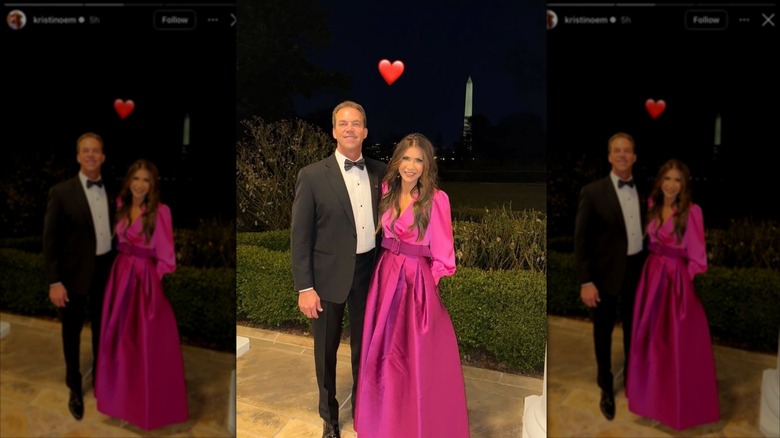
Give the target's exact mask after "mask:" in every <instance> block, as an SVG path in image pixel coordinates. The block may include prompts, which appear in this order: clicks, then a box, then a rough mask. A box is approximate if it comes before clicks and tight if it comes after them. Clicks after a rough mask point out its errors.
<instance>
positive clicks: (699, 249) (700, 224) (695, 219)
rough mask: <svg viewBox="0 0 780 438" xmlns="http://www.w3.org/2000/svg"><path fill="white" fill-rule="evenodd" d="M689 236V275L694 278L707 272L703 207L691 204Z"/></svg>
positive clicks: (687, 232) (687, 248) (687, 229)
mask: <svg viewBox="0 0 780 438" xmlns="http://www.w3.org/2000/svg"><path fill="white" fill-rule="evenodd" d="M685 234H686V235H687V236H686V237H687V240H688V242H687V247H686V250H687V252H688V274H690V276H691V278H693V276H694V275H696V274H701V273H703V272H707V247H706V243H705V240H704V217H703V215H702V212H701V207H699V206H698V205H696V204H691V208H690V210H689V211H688V225H687V227H686V228H685Z"/></svg>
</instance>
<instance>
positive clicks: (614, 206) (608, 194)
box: [602, 176, 626, 230]
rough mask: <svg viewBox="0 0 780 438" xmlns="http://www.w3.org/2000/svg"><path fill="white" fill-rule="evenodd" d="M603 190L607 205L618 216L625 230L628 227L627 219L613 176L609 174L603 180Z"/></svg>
mask: <svg viewBox="0 0 780 438" xmlns="http://www.w3.org/2000/svg"><path fill="white" fill-rule="evenodd" d="M602 186H603V189H602V192H603V193H604V200H605V201H606V203H607V205H608V206H609V209H610V210H611V211H612V214H614V215H615V216H616V217H617V218H618V221H619V222H620V224H621V225H622V227H623V230H625V229H626V221H625V218H624V217H623V209H622V208H620V200H619V199H618V195H617V189H615V185H614V184H613V183H612V178H610V177H609V176H607V177H606V178H604V179H603V180H602Z"/></svg>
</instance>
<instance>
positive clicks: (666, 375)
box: [626, 160, 720, 430]
mask: <svg viewBox="0 0 780 438" xmlns="http://www.w3.org/2000/svg"><path fill="white" fill-rule="evenodd" d="M689 181H690V173H689V171H688V167H687V166H686V165H685V164H684V163H682V162H680V161H678V160H669V161H668V162H666V163H665V164H664V165H663V166H662V167H661V170H660V171H659V173H658V176H657V177H656V180H655V186H654V189H653V192H652V193H651V194H650V199H649V200H648V203H649V209H648V221H647V222H648V225H647V236H648V239H649V249H650V254H649V256H648V258H647V260H646V262H645V265H644V269H643V271H642V277H641V279H640V281H639V286H638V288H637V294H636V301H635V304H634V326H633V328H632V335H631V352H630V356H629V359H628V364H629V369H628V373H627V378H628V382H627V383H626V397H627V398H628V409H629V410H630V411H631V412H633V413H635V414H637V415H641V416H643V417H647V418H652V419H654V420H657V421H660V422H662V423H664V424H666V425H668V426H670V427H672V428H674V429H677V430H682V429H687V428H689V427H693V426H697V425H701V424H705V423H712V422H716V421H718V419H719V415H720V414H719V407H718V389H717V381H716V375H715V361H714V357H713V352H712V341H711V339H710V330H709V325H708V324H707V317H706V315H705V313H704V308H703V307H702V304H701V301H699V298H698V297H697V296H696V293H695V291H694V289H693V277H694V276H695V275H696V274H701V273H703V272H706V270H707V251H706V247H705V241H704V221H703V217H702V211H701V208H700V207H699V206H698V205H696V204H694V203H692V202H691V195H690V185H689Z"/></svg>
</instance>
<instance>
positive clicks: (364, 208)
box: [291, 101, 387, 437]
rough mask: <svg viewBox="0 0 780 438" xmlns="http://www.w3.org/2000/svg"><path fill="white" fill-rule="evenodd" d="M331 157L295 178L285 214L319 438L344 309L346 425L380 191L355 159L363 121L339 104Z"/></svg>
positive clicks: (335, 425)
mask: <svg viewBox="0 0 780 438" xmlns="http://www.w3.org/2000/svg"><path fill="white" fill-rule="evenodd" d="M332 122H333V138H334V139H335V140H336V150H335V152H334V153H333V154H332V155H330V156H329V157H327V158H325V159H324V160H321V161H318V162H316V163H313V164H310V165H308V166H306V167H304V168H303V169H301V170H300V172H298V179H297V181H296V184H295V200H294V201H293V208H292V236H291V249H292V266H293V268H292V270H293V279H294V283H295V290H296V291H297V292H298V308H299V309H300V310H301V312H302V313H303V314H304V315H306V317H307V318H310V319H311V323H312V335H313V337H314V365H315V368H316V374H317V385H318V386H319V414H320V417H322V419H323V421H324V426H323V435H322V436H323V437H339V436H340V429H339V412H338V411H339V404H338V402H337V401H336V352H337V351H338V347H339V340H340V339H341V327H342V320H343V317H344V309H345V307H347V308H348V311H349V320H350V324H349V327H350V346H351V350H352V381H353V382H352V383H353V386H352V415H353V418H354V408H355V392H356V390H357V378H358V368H359V365H360V363H359V362H360V347H361V343H362V338H363V313H364V311H365V308H366V296H367V294H368V286H369V281H370V279H371V273H372V270H373V266H374V261H375V251H376V247H377V244H376V242H377V239H376V234H375V231H374V230H375V228H376V224H377V221H378V217H377V215H378V207H379V198H380V196H381V193H380V184H381V181H382V178H383V177H384V175H385V171H386V168H387V166H386V164H384V163H382V162H381V161H377V160H372V159H370V158H363V156H362V147H363V140H365V139H366V137H367V136H368V128H367V127H366V113H365V111H364V109H363V107H362V106H361V105H359V104H357V103H355V102H351V101H345V102H342V103H340V104H339V105H338V106H336V108H335V109H334V110H333V117H332Z"/></svg>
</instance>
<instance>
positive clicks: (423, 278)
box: [355, 134, 469, 438]
mask: <svg viewBox="0 0 780 438" xmlns="http://www.w3.org/2000/svg"><path fill="white" fill-rule="evenodd" d="M436 178H437V169H436V161H435V159H434V155H433V146H432V145H431V143H430V141H428V139H427V138H425V137H424V136H422V135H420V134H410V135H408V136H406V137H405V138H404V139H403V140H401V142H399V143H398V145H397V146H396V148H395V151H394V153H393V157H392V158H391V159H390V163H389V164H388V167H387V175H386V176H385V178H384V181H383V183H382V192H383V195H382V200H381V201H380V204H379V217H380V218H381V223H380V224H379V228H380V232H381V233H382V236H383V238H382V247H383V248H384V249H383V251H382V253H381V255H380V256H379V260H378V262H377V266H376V268H375V270H374V275H373V277H372V279H371V285H370V287H369V291H368V299H367V304H366V313H365V325H364V329H363V347H362V357H361V362H360V371H359V376H358V388H357V394H356V396H355V403H356V407H355V430H356V431H357V432H358V436H360V437H367V438H381V437H404V438H414V437H418V438H437V437H442V438H445V437H446V438H461V437H468V436H469V422H468V411H467V407H466V393H465V386H464V382H463V371H462V368H461V363H460V354H459V352H458V343H457V339H456V338H455V331H454V329H453V326H452V321H451V320H450V317H449V314H448V313H447V309H446V308H445V307H444V304H443V303H442V301H441V298H440V296H439V290H438V284H439V280H440V279H441V278H442V277H444V276H450V275H453V274H454V273H455V252H454V240H453V234H452V217H451V214H450V203H449V198H448V197H447V194H446V193H444V192H443V191H441V190H438V189H437V188H436Z"/></svg>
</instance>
